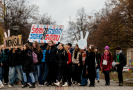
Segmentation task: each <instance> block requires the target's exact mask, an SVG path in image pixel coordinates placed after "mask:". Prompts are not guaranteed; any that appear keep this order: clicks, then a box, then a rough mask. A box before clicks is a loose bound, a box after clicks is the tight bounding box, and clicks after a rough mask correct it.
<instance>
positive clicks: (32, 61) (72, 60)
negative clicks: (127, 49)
mask: <svg viewBox="0 0 133 90" xmlns="http://www.w3.org/2000/svg"><path fill="white" fill-rule="evenodd" d="M0 54H1V55H0V56H1V57H0V88H2V87H4V85H6V84H7V85H8V86H9V87H13V86H14V84H18V82H20V81H21V84H22V88H25V87H29V88H35V84H37V82H39V85H38V86H44V84H46V85H47V86H49V85H55V86H71V84H75V85H79V86H87V84H88V79H89V81H90V84H89V86H90V87H94V86H95V79H96V80H97V82H98V83H99V82H100V75H99V70H101V71H102V72H103V73H104V76H105V85H106V86H108V85H110V76H109V74H110V71H111V69H112V68H113V66H112V62H113V56H112V54H111V52H110V51H109V46H106V47H105V48H104V53H102V54H100V53H99V51H98V48H97V47H94V45H90V46H89V47H88V48H85V49H80V48H79V46H78V45H77V44H76V46H75V48H74V50H73V49H72V44H71V43H68V44H67V45H63V44H62V43H59V44H54V42H53V41H49V42H48V44H47V43H42V44H41V46H40V45H39V44H38V43H37V42H36V41H35V42H33V43H32V45H29V44H28V43H26V44H25V45H24V46H23V47H22V48H17V47H16V48H9V49H4V46H3V45H1V50H0ZM114 57H115V59H114V60H115V62H116V65H114V67H115V68H116V69H117V72H118V78H119V86H122V85H123V77H122V70H123V66H125V65H126V58H125V56H124V54H123V52H122V50H121V48H120V47H119V46H117V47H116V53H115V56H114Z"/></svg>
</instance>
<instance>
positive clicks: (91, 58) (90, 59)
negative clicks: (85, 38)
mask: <svg viewBox="0 0 133 90" xmlns="http://www.w3.org/2000/svg"><path fill="white" fill-rule="evenodd" d="M85 65H86V74H87V76H88V78H89V80H90V85H89V87H94V86H95V85H94V83H95V78H96V68H95V52H94V46H93V45H90V46H89V50H88V52H87V54H86V60H85Z"/></svg>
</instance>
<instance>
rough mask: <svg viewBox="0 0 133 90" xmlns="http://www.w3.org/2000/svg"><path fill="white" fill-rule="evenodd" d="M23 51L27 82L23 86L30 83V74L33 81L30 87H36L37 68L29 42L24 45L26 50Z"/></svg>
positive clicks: (24, 72)
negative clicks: (28, 81) (35, 73)
mask: <svg viewBox="0 0 133 90" xmlns="http://www.w3.org/2000/svg"><path fill="white" fill-rule="evenodd" d="M22 50H23V48H22ZM21 53H22V54H23V78H24V82H25V84H24V86H23V87H22V88H25V87H28V84H27V80H28V79H27V78H28V76H30V77H31V81H32V86H30V87H29V88H35V78H34V75H33V72H34V71H35V68H34V64H33V56H32V50H31V49H30V46H29V45H28V43H26V44H25V45H24V50H23V51H22V52H21Z"/></svg>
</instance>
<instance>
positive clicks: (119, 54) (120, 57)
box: [115, 46, 126, 86]
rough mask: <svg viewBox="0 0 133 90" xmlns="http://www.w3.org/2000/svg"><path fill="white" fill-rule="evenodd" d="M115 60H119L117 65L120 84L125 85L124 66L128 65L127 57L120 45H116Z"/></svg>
mask: <svg viewBox="0 0 133 90" xmlns="http://www.w3.org/2000/svg"><path fill="white" fill-rule="evenodd" d="M115 62H117V65H116V67H117V72H118V79H119V86H123V75H122V70H123V67H124V66H125V65H126V58H125V55H124V53H123V52H122V50H121V47H120V46H117V47H116V54H115Z"/></svg>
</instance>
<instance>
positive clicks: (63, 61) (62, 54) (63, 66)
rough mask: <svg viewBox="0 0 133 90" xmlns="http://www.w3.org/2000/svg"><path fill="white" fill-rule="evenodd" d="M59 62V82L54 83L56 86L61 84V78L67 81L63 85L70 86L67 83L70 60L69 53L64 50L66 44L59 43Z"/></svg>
mask: <svg viewBox="0 0 133 90" xmlns="http://www.w3.org/2000/svg"><path fill="white" fill-rule="evenodd" d="M56 54H57V62H58V67H59V77H58V82H57V83H54V84H55V85H56V86H60V81H61V79H62V80H63V81H64V82H65V84H64V85H62V86H68V84H67V74H66V70H67V61H68V54H67V52H66V51H65V50H64V45H63V44H59V50H58V51H57V53H56Z"/></svg>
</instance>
